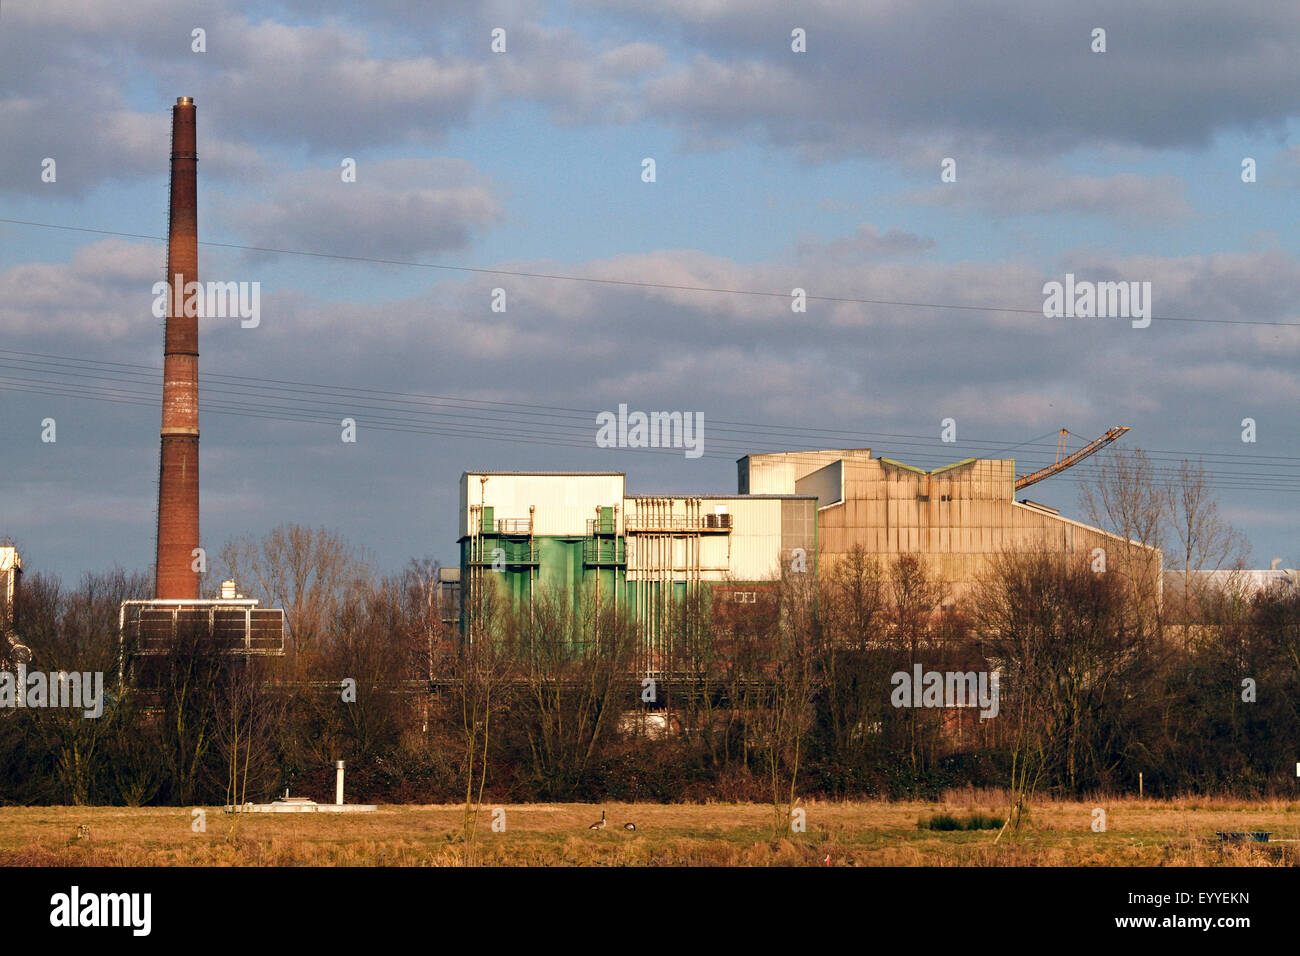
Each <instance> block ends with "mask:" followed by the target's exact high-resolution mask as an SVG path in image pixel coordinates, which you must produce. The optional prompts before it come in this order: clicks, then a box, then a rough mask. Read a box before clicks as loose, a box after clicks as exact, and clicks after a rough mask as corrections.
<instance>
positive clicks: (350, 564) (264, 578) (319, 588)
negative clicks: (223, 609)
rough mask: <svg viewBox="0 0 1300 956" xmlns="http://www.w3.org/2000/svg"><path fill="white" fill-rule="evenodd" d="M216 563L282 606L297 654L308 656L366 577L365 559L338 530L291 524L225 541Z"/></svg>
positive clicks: (270, 602) (241, 583)
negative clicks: (349, 594) (257, 537)
mask: <svg viewBox="0 0 1300 956" xmlns="http://www.w3.org/2000/svg"><path fill="white" fill-rule="evenodd" d="M221 563H222V565H223V566H224V570H225V573H226V575H227V576H228V577H230V578H231V579H233V580H234V581H235V582H236V583H238V584H239V586H240V587H241V588H244V589H247V590H248V591H250V592H252V593H254V594H256V595H257V596H258V598H259V599H261V600H262V601H263V602H264V603H265V604H267V605H269V606H271V607H282V608H284V613H285V623H286V626H287V630H288V632H289V635H290V637H291V638H292V642H293V650H294V652H295V656H296V657H297V658H303V657H307V658H310V656H311V654H312V653H313V652H314V650H315V647H316V644H317V642H318V641H319V639H320V638H321V636H322V635H323V634H324V633H325V628H326V625H327V623H328V621H329V620H330V619H331V617H332V616H333V614H334V612H335V611H336V610H337V609H338V607H339V605H340V602H341V600H342V598H343V596H344V595H345V594H346V593H347V591H348V590H349V588H352V587H353V586H355V585H356V584H357V582H358V581H361V580H364V579H367V578H368V577H369V565H368V562H367V561H366V560H365V559H364V557H363V556H361V555H359V554H358V553H357V552H356V551H355V550H354V549H353V548H352V547H351V546H350V545H349V544H348V543H347V542H346V541H345V540H344V539H343V538H342V537H341V536H340V535H338V534H336V533H335V532H333V531H329V530H327V529H325V528H315V529H313V528H307V527H304V526H302V525H296V524H285V525H280V526H279V527H277V528H274V529H273V530H272V531H270V532H269V533H268V534H267V535H266V536H265V537H263V538H261V539H260V540H255V539H252V538H248V537H245V538H240V539H235V540H231V541H228V542H227V543H226V544H225V545H224V546H223V547H222V549H221Z"/></svg>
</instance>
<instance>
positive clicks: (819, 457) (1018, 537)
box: [459, 448, 1160, 658]
mask: <svg viewBox="0 0 1300 956" xmlns="http://www.w3.org/2000/svg"><path fill="white" fill-rule="evenodd" d="M738 464H739V476H738V478H739V480H738V485H739V489H738V490H739V494H735V495H642V494H628V492H627V490H626V487H625V476H624V474H623V473H621V472H499V471H470V472H465V473H464V474H463V475H462V476H461V482H460V526H459V537H460V549H461V554H460V563H461V583H462V588H463V591H464V593H463V602H462V616H461V622H462V627H465V626H467V623H468V617H469V615H471V614H472V613H473V611H472V608H473V606H474V596H475V595H476V594H480V593H483V587H484V582H485V581H487V580H489V579H490V580H492V581H493V582H494V584H495V585H496V586H497V588H498V589H503V590H504V593H505V594H507V595H508V596H509V598H510V601H511V603H512V605H513V606H515V607H531V606H533V602H534V601H535V600H536V599H537V595H538V593H539V591H540V590H543V589H550V588H558V589H561V590H562V591H566V592H568V593H570V594H575V595H582V596H583V598H584V600H589V601H594V602H595V603H596V604H597V605H604V604H606V603H612V604H613V605H614V606H616V607H619V608H623V609H626V610H627V611H629V612H630V613H631V614H632V615H633V617H634V618H635V620H636V621H637V622H638V624H639V625H640V626H641V628H642V633H643V635H644V636H645V640H646V643H647V648H648V649H649V651H650V654H651V657H652V658H654V657H655V656H656V654H657V653H658V651H659V650H660V649H661V648H660V637H659V635H660V630H661V628H660V622H661V620H662V614H663V610H664V608H665V607H667V606H668V602H669V601H670V600H673V599H680V598H682V597H684V596H685V595H686V594H688V593H689V592H690V589H691V588H693V587H698V586H701V585H708V586H709V587H710V588H711V589H713V590H715V591H716V590H718V589H728V590H731V591H734V592H739V593H737V594H733V595H732V597H734V598H736V599H737V600H743V599H749V598H750V597H751V595H752V594H753V592H752V590H749V591H747V590H746V589H745V585H747V584H748V585H753V584H756V583H763V582H772V581H774V580H776V579H778V578H779V577H780V575H781V570H782V567H783V566H790V565H791V564H793V563H794V555H795V552H796V549H802V552H803V558H804V559H805V561H806V567H807V570H808V571H810V572H813V573H815V571H816V562H817V560H818V559H819V558H820V559H821V560H823V561H833V560H835V559H836V558H837V557H838V556H840V555H843V554H845V553H847V552H848V551H849V550H850V549H851V548H853V547H854V546H855V545H856V544H861V545H863V546H864V547H865V548H866V549H867V550H868V551H869V552H871V553H874V554H877V555H880V556H881V557H882V558H889V557H892V556H895V555H900V554H905V553H912V554H919V555H922V556H923V557H924V558H925V560H926V564H927V567H928V569H929V571H930V573H931V574H933V575H934V576H935V577H937V578H938V579H939V580H941V581H942V582H943V583H944V584H945V585H946V586H947V588H948V593H949V596H950V598H951V599H957V598H959V597H961V596H962V595H963V594H964V593H965V592H966V591H967V590H968V589H969V588H970V586H971V584H972V583H973V582H974V581H976V580H977V579H978V577H979V576H980V574H981V573H982V572H983V570H984V569H985V568H986V567H987V565H988V562H989V560H990V559H991V558H992V557H993V555H995V554H996V553H998V552H1001V551H1004V550H1011V551H1048V552H1055V553H1067V554H1076V553H1083V554H1088V555H1091V554H1093V552H1094V549H1097V548H1100V549H1102V550H1103V551H1105V552H1106V553H1107V560H1109V561H1116V560H1123V558H1124V555H1125V554H1127V555H1128V556H1130V557H1131V555H1132V554H1133V553H1137V554H1138V556H1139V558H1140V561H1141V562H1143V563H1145V564H1149V565H1151V567H1152V568H1154V577H1153V578H1152V587H1153V588H1155V589H1158V588H1159V583H1160V579H1159V566H1160V553H1159V551H1157V550H1155V549H1151V548H1145V547H1143V546H1141V545H1137V544H1136V543H1134V542H1130V541H1126V540H1125V539H1122V538H1118V537H1116V536H1114V535H1110V534H1107V533H1106V532H1104V531H1101V530H1099V529H1097V528H1092V527H1089V526H1088V525H1084V524H1081V523H1079V522H1077V521H1071V520H1070V519H1068V518H1063V517H1061V515H1060V514H1059V513H1057V512H1056V510H1055V509H1053V508H1049V507H1047V506H1045V505H1039V504H1035V503H1032V502H1019V501H1016V500H1015V462H1014V461H1012V460H1010V459H1006V460H983V459H973V458H972V459H967V460H965V461H960V462H956V463H954V464H952V465H948V466H947V467H944V468H938V469H934V470H932V471H923V470H921V469H919V468H914V467H912V466H910V465H907V464H904V463H902V462H898V461H894V460H892V459H889V458H873V457H872V455H871V450H870V449H867V448H851V449H827V450H823V451H807V452H805V451H800V452H780V453H776V454H765V455H748V456H746V457H744V458H742V459H740V461H739V463H738ZM489 576H490V577H489Z"/></svg>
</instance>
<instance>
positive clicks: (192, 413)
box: [156, 96, 199, 600]
mask: <svg viewBox="0 0 1300 956" xmlns="http://www.w3.org/2000/svg"><path fill="white" fill-rule="evenodd" d="M197 170H198V156H197V154H196V153H195V135H194V101H193V100H192V99H190V97H188V96H182V97H179V98H178V99H177V100H176V105H175V106H173V107H172V155H171V192H170V197H169V222H168V229H167V282H168V286H169V290H168V291H169V295H168V302H167V331H166V337H165V342H164V346H163V401H162V455H161V458H160V460H159V471H158V559H157V565H156V568H157V575H158V577H157V586H156V590H157V597H158V598H159V599H160V600H178V599H192V598H197V597H198V596H199V574H198V572H197V571H194V570H193V565H194V553H193V552H194V549H195V548H197V547H198V546H199V319H198V315H197V314H195V315H186V314H185V313H186V311H197V310H194V309H190V310H186V309H185V308H184V303H185V300H186V296H185V291H186V287H187V285H188V284H189V283H191V282H198V272H199V232H198V202H197V192H198V185H197Z"/></svg>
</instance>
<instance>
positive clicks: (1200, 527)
mask: <svg viewBox="0 0 1300 956" xmlns="http://www.w3.org/2000/svg"><path fill="white" fill-rule="evenodd" d="M1161 491H1162V494H1163V505H1164V512H1165V518H1166V520H1167V522H1168V524H1169V526H1170V527H1171V528H1172V529H1173V535H1172V537H1171V541H1170V546H1171V550H1172V548H1173V546H1174V544H1176V545H1177V551H1176V552H1174V554H1175V556H1176V563H1175V567H1176V569H1177V570H1178V571H1179V572H1181V578H1182V587H1181V589H1180V590H1179V593H1178V604H1179V607H1177V608H1176V609H1175V613H1176V614H1177V616H1178V620H1179V622H1180V623H1181V624H1182V625H1183V626H1184V627H1187V626H1189V625H1190V624H1191V623H1192V622H1193V621H1194V620H1198V619H1200V618H1201V617H1203V616H1204V612H1205V611H1206V610H1207V609H1208V608H1207V603H1208V599H1209V598H1210V597H1211V594H1212V592H1213V591H1215V590H1219V589H1221V588H1222V586H1223V585H1227V584H1229V582H1227V581H1219V582H1211V581H1206V580H1205V579H1204V576H1199V575H1198V576H1193V574H1192V572H1193V571H1221V570H1224V569H1227V568H1231V567H1234V566H1241V565H1243V564H1244V561H1245V556H1246V554H1245V552H1246V550H1247V544H1246V541H1245V538H1244V537H1242V535H1241V534H1240V533H1238V532H1237V530H1236V529H1235V528H1233V527H1232V525H1230V524H1229V523H1228V522H1227V521H1226V520H1225V519H1224V518H1223V516H1222V515H1221V514H1220V513H1219V503H1218V501H1217V500H1216V499H1215V497H1214V495H1213V492H1212V490H1211V488H1210V484H1209V481H1208V479H1207V478H1206V475H1205V466H1204V465H1203V464H1202V463H1201V462H1199V461H1198V462H1196V463H1195V464H1193V463H1192V462H1190V461H1189V460H1187V459H1183V462H1182V463H1181V464H1180V465H1179V466H1178V470H1177V472H1175V473H1174V475H1173V477H1172V480H1170V481H1169V482H1167V483H1166V484H1165V485H1164V486H1163V487H1162V489H1161Z"/></svg>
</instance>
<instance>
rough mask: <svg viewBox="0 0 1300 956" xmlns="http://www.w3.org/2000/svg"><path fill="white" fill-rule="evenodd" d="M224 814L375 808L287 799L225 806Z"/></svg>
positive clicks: (372, 808)
mask: <svg viewBox="0 0 1300 956" xmlns="http://www.w3.org/2000/svg"><path fill="white" fill-rule="evenodd" d="M222 809H223V810H225V812H226V813H373V812H374V811H375V810H376V809H378V808H377V807H375V805H374V804H369V803H317V802H316V801H315V800H309V799H307V798H306V797H289V798H288V799H287V800H276V801H274V802H272V803H245V804H241V805H240V806H230V805H227V806H225V807H223V808H222Z"/></svg>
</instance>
